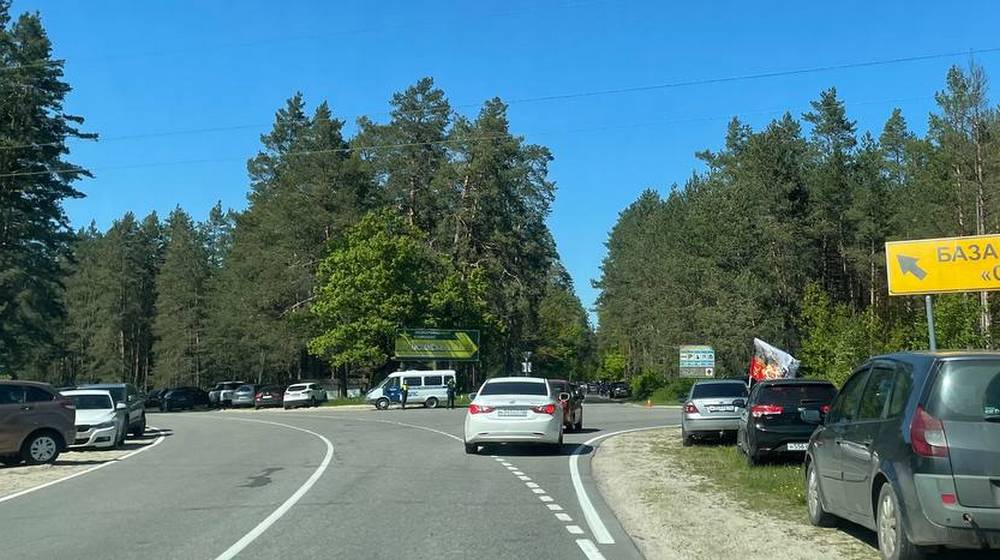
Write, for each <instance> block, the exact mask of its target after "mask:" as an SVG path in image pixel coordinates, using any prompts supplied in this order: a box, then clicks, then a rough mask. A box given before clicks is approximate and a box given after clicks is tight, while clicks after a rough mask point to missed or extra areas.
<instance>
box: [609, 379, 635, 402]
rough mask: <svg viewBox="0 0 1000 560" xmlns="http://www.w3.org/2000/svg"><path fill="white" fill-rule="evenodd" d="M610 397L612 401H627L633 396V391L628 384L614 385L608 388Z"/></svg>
mask: <svg viewBox="0 0 1000 560" xmlns="http://www.w3.org/2000/svg"><path fill="white" fill-rule="evenodd" d="M608 396H609V397H611V398H612V399H627V398H629V397H630V396H632V391H631V390H630V389H629V387H628V384H626V383H614V384H612V385H611V387H609V388H608Z"/></svg>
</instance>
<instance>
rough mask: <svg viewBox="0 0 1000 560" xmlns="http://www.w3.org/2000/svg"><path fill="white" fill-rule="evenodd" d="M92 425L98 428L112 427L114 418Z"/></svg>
mask: <svg viewBox="0 0 1000 560" xmlns="http://www.w3.org/2000/svg"><path fill="white" fill-rule="evenodd" d="M94 427H95V428H98V429H101V428H114V427H115V421H114V420H108V421H107V422H101V423H100V424H98V425H96V426H94Z"/></svg>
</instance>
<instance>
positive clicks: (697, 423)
mask: <svg viewBox="0 0 1000 560" xmlns="http://www.w3.org/2000/svg"><path fill="white" fill-rule="evenodd" d="M681 426H682V427H683V428H684V431H685V432H687V433H689V434H699V433H713V432H714V433H718V432H735V431H736V430H738V429H739V427H740V419H739V418H705V417H701V416H700V415H690V416H688V415H684V416H682V417H681Z"/></svg>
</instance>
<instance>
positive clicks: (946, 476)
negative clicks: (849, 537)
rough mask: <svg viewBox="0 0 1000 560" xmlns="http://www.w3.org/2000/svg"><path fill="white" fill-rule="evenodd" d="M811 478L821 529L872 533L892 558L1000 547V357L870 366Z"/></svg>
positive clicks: (816, 439) (950, 356)
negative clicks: (942, 549)
mask: <svg viewBox="0 0 1000 560" xmlns="http://www.w3.org/2000/svg"><path fill="white" fill-rule="evenodd" d="M805 472H806V504H807V506H808V510H809V518H810V520H811V521H812V522H813V524H815V525H820V526H829V525H832V524H833V523H834V522H835V519H834V518H833V517H832V516H834V515H835V516H837V517H843V518H845V519H849V520H851V521H853V522H855V523H859V524H861V525H863V526H865V527H868V528H869V529H872V530H874V531H876V532H877V533H878V542H879V551H880V553H881V555H882V557H883V558H886V559H889V560H907V559H913V558H919V557H921V555H922V553H923V547H939V546H946V547H951V548H992V549H996V548H1000V353H978V352H938V353H929V352H928V353H921V352H912V353H911V352H907V353H898V354H890V355H887V356H879V357H875V358H872V359H870V360H869V361H867V362H865V364H864V365H862V366H861V367H859V368H858V369H857V370H855V371H854V373H853V374H852V375H851V377H850V378H849V379H848V380H847V383H845V384H844V388H843V390H842V391H841V392H840V395H839V396H838V397H837V399H836V400H835V401H834V403H833V406H832V408H831V409H830V413H829V414H828V415H827V417H826V420H825V422H824V423H823V425H822V426H820V427H819V428H818V429H817V430H816V432H815V434H813V437H812V439H811V440H810V442H809V449H808V451H807V455H806V462H805Z"/></svg>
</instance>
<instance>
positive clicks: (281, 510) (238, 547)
mask: <svg viewBox="0 0 1000 560" xmlns="http://www.w3.org/2000/svg"><path fill="white" fill-rule="evenodd" d="M232 420H236V421H241V422H257V423H260V424H271V425H273V426H282V427H284V428H289V429H292V430H297V431H300V432H304V433H307V434H309V435H312V436H316V437H317V438H319V439H320V440H321V441H322V442H323V443H324V444H326V456H324V457H323V461H322V462H321V463H320V464H319V466H318V467H316V470H315V471H313V473H312V475H311V476H310V477H309V478H308V479H307V480H306V481H305V482H304V483H302V486H299V489H298V490H296V491H295V493H294V494H292V495H291V496H289V497H288V499H287V500H285V501H284V503H282V504H281V505H280V506H278V509H276V510H274V511H272V512H271V515H268V516H267V517H265V518H264V520H263V521H261V522H260V523H258V524H257V526H256V527H254V528H253V529H250V531H249V532H248V533H247V534H245V535H243V537H242V538H240V540H238V541H236V542H235V543H233V545H232V546H230V547H229V548H227V549H226V550H225V552H223V553H222V554H220V555H218V556H216V557H215V560H229V559H231V558H234V557H235V556H236V555H237V554H239V553H240V552H242V551H243V549H245V548H246V547H248V546H250V543H252V542H253V541H255V540H257V537H260V536H261V535H262V534H264V531H267V529H268V528H269V527H271V525H274V523H275V522H276V521H278V520H279V519H281V518H282V517H283V516H284V515H285V514H286V513H288V510H290V509H292V506H294V505H295V504H296V503H298V501H299V500H301V499H302V496H305V495H306V492H308V491H309V489H310V488H312V487H313V485H314V484H316V481H317V480H319V478H320V477H321V476H323V473H324V472H326V469H327V467H329V466H330V461H331V460H332V459H333V443H332V442H331V441H330V440H329V439H327V438H326V437H325V436H323V435H321V434H318V433H316V432H314V431H312V430H307V429H305V428H299V427H298V426H292V425H291V424H282V423H281V422H269V421H266V420H252V419H250V418H233V419H232Z"/></svg>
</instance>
